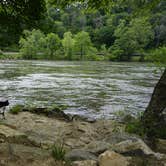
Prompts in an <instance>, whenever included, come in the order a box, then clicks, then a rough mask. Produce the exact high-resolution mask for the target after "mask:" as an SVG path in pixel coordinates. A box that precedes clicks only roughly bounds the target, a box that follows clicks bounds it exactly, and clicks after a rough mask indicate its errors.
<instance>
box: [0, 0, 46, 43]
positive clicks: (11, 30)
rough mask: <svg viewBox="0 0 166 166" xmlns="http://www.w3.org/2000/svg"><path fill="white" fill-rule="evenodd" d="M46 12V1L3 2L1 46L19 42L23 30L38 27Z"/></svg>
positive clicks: (9, 0)
mask: <svg viewBox="0 0 166 166" xmlns="http://www.w3.org/2000/svg"><path fill="white" fill-rule="evenodd" d="M44 12H45V0H35V1H34V0H1V2H0V20H1V21H0V41H2V42H3V43H1V44H0V45H2V46H3V45H4V46H5V45H9V44H12V43H16V42H18V40H19V37H20V34H21V33H22V30H23V29H25V28H30V27H35V26H37V24H36V23H37V21H38V20H40V19H41V17H42V16H43V13H44ZM7 36H10V37H7Z"/></svg>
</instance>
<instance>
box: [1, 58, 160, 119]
mask: <svg viewBox="0 0 166 166" xmlns="http://www.w3.org/2000/svg"><path fill="white" fill-rule="evenodd" d="M154 69H155V68H154V67H150V66H148V65H147V64H142V63H111V62H62V61H61V62H51V61H3V62H2V61H0V98H8V99H9V100H10V102H11V104H12V105H14V104H25V105H29V104H30V105H37V106H43V107H44V106H51V105H53V104H63V105H67V106H68V108H67V109H66V110H65V111H66V112H67V113H71V114H81V115H85V116H93V117H96V118H99V117H102V116H106V117H111V116H113V114H114V112H116V111H121V110H122V111H123V110H125V111H127V112H129V113H132V114H136V113H137V112H139V111H143V110H144V109H145V107H146V106H147V104H148V102H149V100H150V96H151V93H152V91H153V87H154V85H155V84H156V82H157V80H158V78H159V77H160V74H159V73H158V74H156V73H154V72H153V71H154Z"/></svg>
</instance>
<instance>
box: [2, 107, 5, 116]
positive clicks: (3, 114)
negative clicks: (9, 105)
mask: <svg viewBox="0 0 166 166" xmlns="http://www.w3.org/2000/svg"><path fill="white" fill-rule="evenodd" d="M5 109H6V107H3V112H2V116H3V119H6V118H5Z"/></svg>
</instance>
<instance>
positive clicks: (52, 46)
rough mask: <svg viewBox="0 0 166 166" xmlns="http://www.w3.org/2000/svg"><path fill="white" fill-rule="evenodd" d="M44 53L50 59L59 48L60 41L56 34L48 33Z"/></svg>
mask: <svg viewBox="0 0 166 166" xmlns="http://www.w3.org/2000/svg"><path fill="white" fill-rule="evenodd" d="M45 40H46V52H47V54H48V56H49V58H50V59H53V56H54V55H55V54H56V51H57V50H58V49H59V48H60V45H61V40H60V38H59V37H58V35H57V34H54V33H49V34H47V36H46V39H45Z"/></svg>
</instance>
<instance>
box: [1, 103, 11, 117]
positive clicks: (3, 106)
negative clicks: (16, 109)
mask: <svg viewBox="0 0 166 166" xmlns="http://www.w3.org/2000/svg"><path fill="white" fill-rule="evenodd" d="M8 105H9V101H8V100H6V101H0V108H2V110H0V114H2V116H3V118H4V119H5V109H6V106H8Z"/></svg>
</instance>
